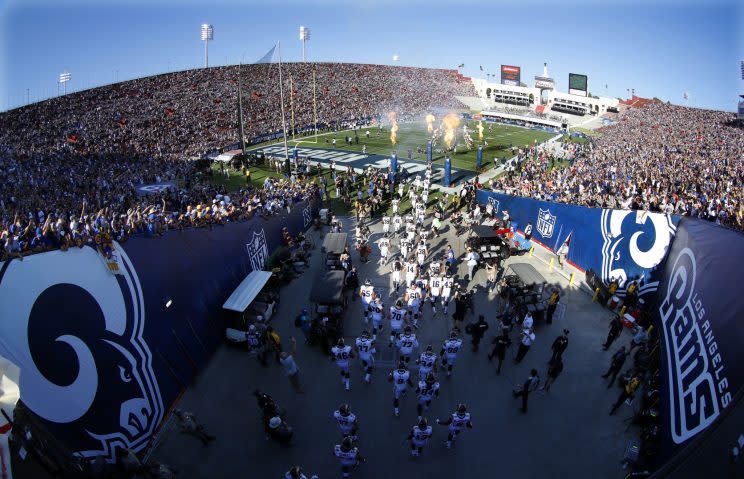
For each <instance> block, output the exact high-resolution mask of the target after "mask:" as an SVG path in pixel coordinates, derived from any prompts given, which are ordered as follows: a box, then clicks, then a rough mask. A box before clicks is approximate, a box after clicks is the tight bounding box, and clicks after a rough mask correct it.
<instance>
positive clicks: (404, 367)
mask: <svg viewBox="0 0 744 479" xmlns="http://www.w3.org/2000/svg"><path fill="white" fill-rule="evenodd" d="M398 369H399V370H400V371H403V370H405V369H406V363H404V362H403V361H400V362H399V363H398Z"/></svg>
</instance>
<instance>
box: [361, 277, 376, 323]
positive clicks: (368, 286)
mask: <svg viewBox="0 0 744 479" xmlns="http://www.w3.org/2000/svg"><path fill="white" fill-rule="evenodd" d="M359 296H361V297H362V311H364V321H365V322H367V321H368V317H367V315H368V314H369V305H370V303H371V302H372V300H374V299H375V287H374V286H372V283H370V281H369V280H368V279H366V280H364V284H363V285H362V286H360V287H359Z"/></svg>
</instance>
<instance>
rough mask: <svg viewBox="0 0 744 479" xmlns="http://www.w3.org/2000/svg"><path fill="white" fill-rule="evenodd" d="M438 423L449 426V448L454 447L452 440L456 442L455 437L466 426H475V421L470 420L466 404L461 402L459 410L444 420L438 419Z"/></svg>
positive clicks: (470, 427)
mask: <svg viewBox="0 0 744 479" xmlns="http://www.w3.org/2000/svg"><path fill="white" fill-rule="evenodd" d="M437 424H441V425H442V426H449V434H448V435H447V442H446V445H447V449H449V448H451V447H452V442H454V440H455V437H457V435H458V434H460V432H462V430H463V429H465V428H466V427H467V428H468V429H472V427H473V423H471V422H470V413H469V412H468V408H467V407H466V406H465V405H464V404H459V405H458V406H457V411H455V412H453V413H452V415H451V416H450V417H448V418H447V419H445V420H444V421H440V420H439V419H437Z"/></svg>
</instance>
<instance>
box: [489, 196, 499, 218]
mask: <svg viewBox="0 0 744 479" xmlns="http://www.w3.org/2000/svg"><path fill="white" fill-rule="evenodd" d="M488 204H490V205H491V206H492V207H493V212H494V214H495V213H498V212H499V206H500V204H499V200H497V199H496V198H494V197H493V196H489V197H488Z"/></svg>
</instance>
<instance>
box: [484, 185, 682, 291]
mask: <svg viewBox="0 0 744 479" xmlns="http://www.w3.org/2000/svg"><path fill="white" fill-rule="evenodd" d="M477 200H478V202H479V203H481V204H485V203H491V204H492V205H493V207H494V210H495V212H497V213H500V212H502V211H504V210H508V211H509V215H510V217H511V218H512V222H513V223H515V224H516V228H517V229H518V230H519V231H523V230H524V227H525V226H526V225H527V222H528V221H530V222H532V233H533V238H532V239H533V241H536V242H537V243H539V244H541V245H543V246H545V247H546V248H548V249H549V250H551V251H553V252H556V251H557V250H558V249H559V248H560V247H561V245H562V244H563V243H564V242H565V241H566V239H567V238H568V237H569V235H570V237H571V238H570V245H569V250H568V256H567V259H568V260H569V261H570V262H571V263H572V264H574V265H575V266H577V267H579V268H580V269H582V270H588V269H593V270H594V271H595V272H596V273H597V274H598V275H599V276H600V277H601V278H602V279H603V280H604V281H609V280H611V279H612V278H617V279H619V280H620V283H621V288H620V291H621V293H622V292H623V291H624V288H623V285H624V283H625V282H626V280H629V279H638V278H642V281H641V282H640V284H641V286H640V288H639V291H640V292H641V293H642V294H645V293H648V292H651V291H654V290H655V289H656V286H657V284H658V282H657V281H654V280H652V279H651V271H652V270H653V269H655V268H657V267H658V266H659V265H660V264H661V263H662V261H663V260H664V258H665V257H666V254H667V252H668V250H669V246H670V245H671V243H672V239H673V237H674V234H675V231H676V225H677V223H679V217H677V216H670V215H663V214H660V213H648V212H643V211H629V210H612V209H601V208H586V207H583V206H576V205H568V204H563V203H552V202H548V201H539V200H535V199H531V198H522V197H517V196H511V195H506V194H502V193H496V192H492V191H485V190H478V192H477Z"/></svg>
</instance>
